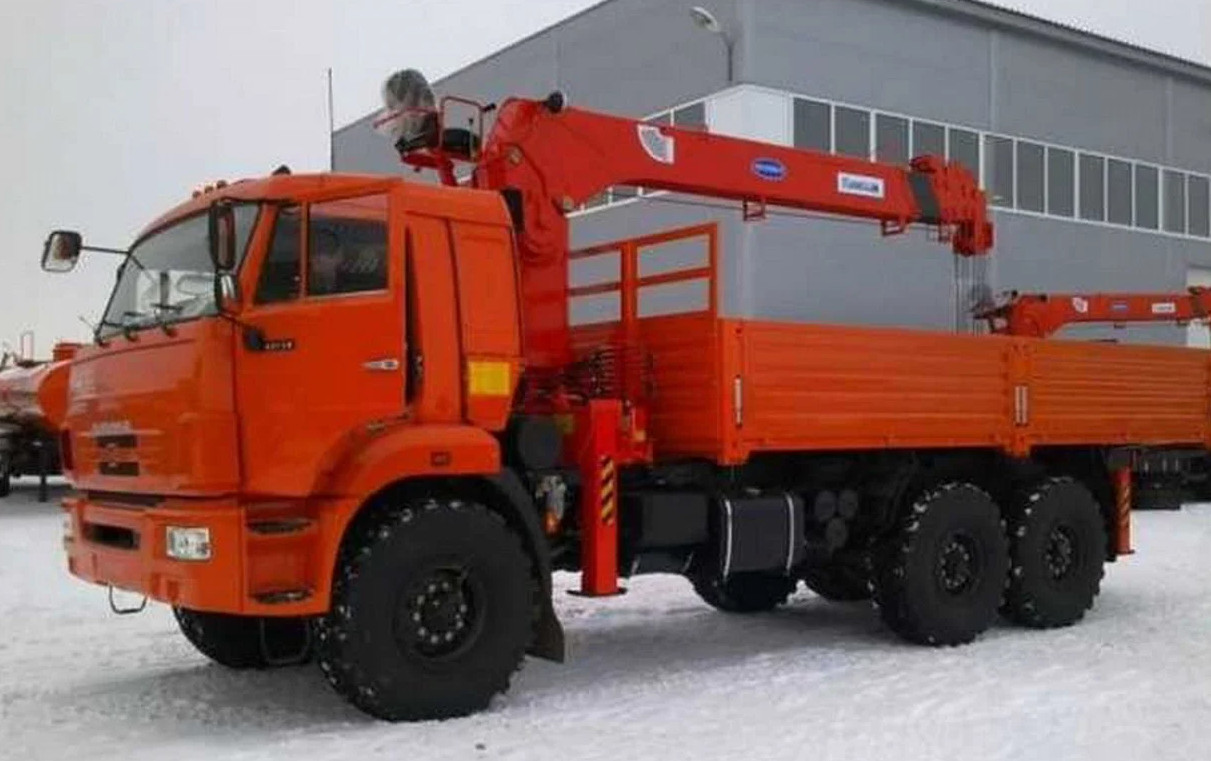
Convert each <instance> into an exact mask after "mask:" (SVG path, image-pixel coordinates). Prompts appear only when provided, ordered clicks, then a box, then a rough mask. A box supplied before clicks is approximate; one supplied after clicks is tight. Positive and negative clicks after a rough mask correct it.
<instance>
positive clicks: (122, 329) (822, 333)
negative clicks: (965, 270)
mask: <svg viewBox="0 0 1211 761" xmlns="http://www.w3.org/2000/svg"><path fill="white" fill-rule="evenodd" d="M386 92H387V96H388V97H387V103H388V111H387V112H386V114H385V116H384V118H383V120H382V124H381V127H382V129H383V131H385V132H387V133H388V134H390V135H391V137H392V138H394V139H395V145H396V148H397V149H398V150H399V152H400V155H401V157H402V159H403V161H404V162H405V164H407V165H408V166H411V167H416V168H421V169H428V170H436V173H437V174H438V175H439V176H440V177H441V178H442V179H443V181H444V182H443V183H441V184H428V183H421V182H411V181H406V180H404V179H400V178H394V177H371V176H353V175H340V174H325V175H292V174H289V173H288V172H287V171H281V172H276V173H275V174H274V175H273V176H270V177H266V178H264V179H256V180H246V181H240V182H236V183H232V184H230V185H221V186H216V187H213V188H208V189H206V190H205V191H202V192H200V193H199V194H196V195H195V197H194V198H193V199H192V200H189V201H188V202H186V203H184V204H182V205H180V206H178V207H177V208H175V209H173V210H172V211H170V212H168V213H167V214H165V215H164V216H162V217H160V218H159V219H158V220H156V221H155V222H153V223H152V224H151V225H150V226H149V227H148V228H147V229H146V231H145V232H144V233H143V234H142V235H140V237H139V238H138V239H137V240H136V242H135V243H134V245H133V246H132V247H131V248H130V250H129V253H128V255H127V257H126V259H125V262H124V264H123V265H122V267H121V271H120V273H119V276H118V280H117V284H116V287H115V290H114V292H113V294H112V296H111V297H110V301H109V305H108V307H107V309H106V312H105V315H104V318H103V321H102V323H101V324H100V326H99V327H98V330H97V333H96V340H95V345H92V346H87V347H85V348H83V349H81V351H80V352H79V354H78V355H77V357H76V359H75V360H74V362H73V363H72V364H71V370H70V383H69V389H68V408H67V413H66V419H65V425H64V427H65V432H64V437H63V441H64V443H65V446H64V460H65V467H66V468H67V470H68V471H69V474H70V477H71V480H72V483H73V485H74V487H75V492H74V494H73V495H72V496H71V497H69V498H67V499H66V500H65V502H64V508H65V510H66V512H67V514H68V516H69V520H68V521H67V526H68V528H67V533H66V535H65V537H64V547H65V550H66V554H67V562H68V565H69V568H70V570H71V573H73V574H74V575H76V576H77V577H79V578H81V579H84V580H87V581H90V582H94V583H97V584H100V585H105V586H108V587H109V588H110V591H111V593H112V590H113V589H114V588H119V589H123V590H129V591H133V592H135V593H137V594H142V595H144V596H145V597H146V598H152V599H154V600H158V601H162V602H165V603H167V604H169V605H171V606H172V607H173V609H174V611H175V612H176V616H177V619H178V621H179V623H180V627H181V630H182V632H183V633H184V635H185V636H186V637H187V638H188V639H189V640H190V641H191V642H192V643H193V644H194V645H195V646H196V647H197V648H198V649H199V650H200V651H201V652H203V653H205V654H206V655H207V656H209V657H210V658H212V659H213V660H215V661H217V662H219V663H222V664H225V665H227V666H231V667H235V668H241V667H244V668H246V667H265V666H270V665H275V664H279V663H287V662H298V661H303V660H308V659H314V660H315V661H317V662H318V664H319V666H320V668H321V670H322V672H323V674H324V676H325V677H326V678H327V680H328V681H329V682H330V683H331V685H332V686H333V687H334V688H335V689H336V690H337V691H338V692H339V693H340V694H341V695H343V696H344V697H345V698H347V699H348V700H349V701H351V702H352V703H353V704H354V705H356V706H357V707H359V708H360V709H362V710H363V711H366V712H367V713H369V714H372V715H374V716H377V717H382V718H386V719H391V720H400V719H409V720H410V719H428V718H439V717H448V716H456V715H462V714H466V713H469V712H473V711H476V710H479V709H482V708H483V707H485V706H486V705H487V704H488V702H489V700H490V699H491V698H492V697H493V696H494V695H496V694H498V693H500V692H502V691H504V690H505V689H507V687H508V684H509V681H510V677H511V676H512V674H513V673H514V671H515V670H516V669H517V668H518V667H519V665H520V664H521V662H522V660H523V658H524V657H525V654H526V653H530V654H532V655H535V656H538V657H542V658H547V659H552V660H562V658H563V657H564V642H563V632H562V628H561V626H560V623H559V621H558V619H557V617H556V614H555V611H554V607H553V605H552V599H551V598H552V583H551V575H552V572H553V571H556V570H566V571H572V572H579V574H580V588H579V593H580V594H583V595H586V596H594V597H597V596H610V595H615V594H618V593H620V592H621V591H622V589H621V587H620V585H619V580H620V579H621V578H625V577H628V576H630V575H633V574H638V573H647V572H663V573H676V574H682V575H684V576H685V577H686V578H688V579H689V580H690V581H691V582H692V585H693V588H694V589H695V590H696V592H697V593H698V594H699V595H700V596H701V597H702V599H703V600H705V601H706V602H707V603H709V604H710V605H712V606H714V607H716V608H718V609H720V610H723V611H727V612H732V613H751V612H756V611H765V610H770V609H773V608H775V607H777V606H779V605H781V604H782V603H784V602H785V601H786V600H787V598H788V596H789V595H790V594H791V592H792V591H793V590H794V589H795V588H796V586H797V585H798V583H799V582H801V581H802V582H805V583H806V584H807V586H808V587H810V588H811V589H813V590H815V591H816V592H818V593H819V594H821V595H822V596H824V597H826V598H829V599H835V600H853V599H862V598H866V597H871V596H873V599H874V601H875V603H876V604H877V607H878V610H879V612H880V615H881V616H882V619H883V621H884V622H886V624H887V625H888V627H889V628H890V629H891V630H893V631H894V632H896V633H897V634H899V635H901V636H902V637H904V638H906V639H908V640H911V641H913V642H918V643H923V644H930V645H955V644H960V643H965V642H968V641H970V640H972V639H974V638H975V637H977V636H978V635H979V634H980V633H981V632H982V631H984V630H985V629H986V628H987V627H988V626H989V625H990V624H991V623H992V622H993V621H994V619H995V618H996V617H997V616H998V614H999V613H1000V614H1003V615H1005V616H1006V617H1008V618H1009V619H1010V620H1012V621H1014V622H1017V623H1019V624H1021V625H1024V626H1028V627H1057V626H1065V625H1068V624H1072V623H1074V622H1076V621H1077V620H1078V619H1080V618H1081V617H1082V616H1083V615H1084V613H1085V612H1086V610H1087V609H1089V607H1090V606H1091V605H1092V604H1093V601H1094V597H1095V595H1096V594H1097V592H1098V590H1099V585H1100V583H1101V579H1102V573H1103V563H1104V562H1105V561H1109V560H1114V559H1115V558H1117V557H1118V556H1120V555H1123V554H1126V553H1130V552H1131V542H1130V524H1129V506H1130V500H1131V477H1130V467H1131V464H1132V461H1133V459H1134V458H1135V457H1136V456H1137V455H1138V454H1139V453H1141V452H1151V451H1162V450H1164V449H1166V448H1170V447H1184V448H1190V447H1197V448H1204V449H1205V448H1206V446H1207V443H1208V436H1209V435H1211V430H1209V427H1208V414H1207V410H1208V404H1209V401H1211V400H1209V398H1208V389H1209V388H1211V383H1209V382H1208V381H1209V378H1208V372H1209V369H1211V364H1209V359H1208V354H1207V353H1206V352H1202V351H1196V350H1189V349H1178V348H1164V347H1149V346H1126V345H1112V344H1105V343H1085V342H1074V341H1066V340H1056V339H1054V338H1048V337H1044V336H1042V335H1039V334H1038V333H1040V331H1038V330H1035V329H1034V328H1031V327H1029V325H1033V324H1034V323H1033V322H1031V321H1030V320H1029V319H1027V317H1029V316H1030V315H1031V314H1034V312H1035V311H1036V310H1037V309H1038V308H1039V302H1038V301H1037V300H1034V298H1033V297H1017V298H1014V299H1012V300H1010V301H1008V302H1006V303H1005V304H1002V305H1001V306H1000V307H998V309H997V310H994V311H990V312H989V313H988V314H987V315H986V317H987V319H988V320H989V323H990V326H991V330H990V332H989V334H987V335H953V334H948V333H942V332H928V331H920V330H905V329H876V328H860V327H847V326H841V325H811V324H786V323H778V322H767V321H759V320H743V319H733V318H729V317H726V316H722V315H720V314H719V312H718V309H717V302H718V298H717V282H716V280H717V278H716V269H717V268H716V260H717V257H718V251H717V235H716V229H715V226H714V225H712V224H706V225H702V226H698V227H693V228H687V229H681V230H673V231H668V232H665V233H662V234H660V235H656V236H649V237H645V238H640V239H635V240H627V241H620V242H617V243H612V244H605V245H602V246H596V247H593V248H590V249H587V250H581V251H572V250H570V247H569V243H568V224H569V220H568V217H567V215H568V213H569V212H570V211H572V210H574V209H576V208H577V206H578V205H579V204H581V203H583V202H584V201H585V200H586V199H588V198H590V197H591V196H593V195H594V194H596V193H598V192H600V191H601V190H602V189H603V188H606V187H609V186H614V185H632V186H638V187H642V188H644V191H645V192H648V191H650V190H654V189H655V190H667V191H672V192H676V193H686V194H698V195H702V196H709V197H712V198H717V199H728V200H731V201H734V202H735V203H736V204H737V206H738V207H740V208H741V209H742V210H743V213H744V215H745V217H746V218H747V219H750V220H751V221H753V222H754V223H759V220H760V218H761V217H762V215H763V214H764V210H765V209H766V208H767V206H768V207H773V206H779V207H789V208H793V209H808V210H812V211H815V212H825V213H830V214H836V215H844V216H847V217H851V218H855V219H867V220H872V221H873V222H874V223H875V224H877V225H878V226H879V228H881V232H882V233H883V234H886V235H893V234H896V233H899V232H902V231H904V230H905V229H907V228H908V227H910V226H914V225H918V226H919V225H924V226H928V227H930V228H931V229H933V230H934V231H936V233H937V234H938V237H939V238H940V239H941V240H943V241H946V242H949V243H950V244H951V247H952V248H953V250H954V252H955V254H957V255H960V256H980V255H983V254H985V253H987V252H988V251H989V249H990V248H991V246H992V243H993V230H992V225H991V224H990V223H989V221H988V219H987V202H986V199H985V197H984V194H983V193H982V192H981V191H980V190H979V187H978V185H977V183H976V181H975V180H974V179H973V178H972V177H971V175H970V174H969V173H968V172H967V171H966V170H964V169H963V168H961V167H959V166H957V165H950V164H947V163H946V162H944V161H942V160H939V159H937V158H931V157H923V158H919V159H916V160H914V161H913V162H912V164H911V165H910V166H907V167H903V166H890V165H885V164H879V163H873V162H866V161H858V160H855V159H851V158H845V157H839V156H832V155H826V154H819V153H812V152H806V151H799V150H794V149H790V148H786V147H782V146H774V145H767V144H762V143H758V142H752V141H748V140H742V139H737V138H731V137H724V136H720V135H712V134H708V133H704V132H697V131H686V130H680V129H676V128H673V127H669V126H665V125H654V124H645V123H642V122H637V121H633V120H631V119H625V118H618V117H614V116H608V115H604V114H599V113H593V112H589V111H585V110H581V109H577V108H572V107H569V106H568V105H567V104H566V103H565V102H564V99H563V97H562V96H561V95H560V94H558V93H554V94H552V95H551V96H550V97H548V98H546V99H545V100H542V101H537V100H522V99H513V100H509V101H507V102H505V103H503V104H501V105H500V106H499V107H498V108H497V107H495V106H491V105H486V106H481V105H479V104H475V103H471V102H469V101H465V100H459V99H454V98H445V99H443V100H442V101H441V102H440V103H439V104H435V102H434V99H433V97H432V95H431V93H429V92H428V90H427V88H426V87H425V86H424V85H423V81H422V80H421V79H420V78H419V77H418V76H417V75H415V74H414V73H412V72H407V73H404V74H402V75H397V76H396V77H393V78H392V79H391V80H389V82H388V87H387V88H386ZM459 109H462V110H463V111H464V112H467V111H469V112H470V114H471V116H470V121H469V124H470V127H467V126H465V125H467V124H468V121H467V120H466V119H463V118H462V117H461V116H460V117H459V118H457V119H456V118H455V117H454V116H451V114H453V113H455V111H457V110H459ZM488 112H494V113H495V122H494V125H493V126H492V129H491V131H490V134H488V135H487V136H486V137H485V135H484V134H483V132H484V128H483V126H482V125H483V117H484V115H485V114H486V113H488ZM454 124H457V125H459V126H450V125H454ZM460 165H461V166H464V167H466V168H468V169H469V170H470V171H469V173H468V175H466V176H465V177H463V178H462V179H463V181H462V182H459V181H458V180H456V171H455V169H456V167H458V166H460ZM666 245H673V246H675V247H678V249H679V250H684V248H685V247H686V246H696V247H698V251H699V252H700V254H701V255H700V257H699V259H698V261H697V262H696V263H693V264H691V265H690V266H688V267H687V266H681V267H668V266H657V267H652V266H646V265H645V263H646V262H648V261H649V259H648V258H649V257H654V256H658V255H659V251H661V250H662V248H663V247H665V246H666ZM83 249H84V246H83V245H82V243H81V238H80V236H79V235H78V234H76V233H72V232H66V231H59V232H55V233H52V234H51V236H50V238H49V239H48V241H47V246H46V248H45V251H44V253H43V265H44V268H46V269H47V270H50V271H63V270H67V269H70V268H71V267H72V266H73V265H74V263H75V261H76V259H77V258H78V256H79V255H80V251H81V250H83ZM602 257H604V258H605V259H606V260H607V261H610V262H613V265H612V266H613V274H612V275H611V276H610V277H607V278H605V279H604V280H601V281H599V282H595V283H593V284H590V285H584V284H578V285H572V284H570V282H569V269H570V268H571V267H572V265H573V263H575V262H580V261H586V260H592V259H594V258H598V259H600V258H602ZM674 285H679V286H686V287H689V288H695V289H698V292H699V293H700V294H702V295H703V298H702V300H701V302H700V303H697V304H696V305H695V306H694V307H693V308H690V309H683V310H680V311H677V310H672V312H671V313H664V314H655V315H653V314H647V313H645V310H644V309H643V308H642V307H643V305H644V304H645V303H648V301H649V300H650V297H651V294H652V293H655V292H659V289H662V288H665V287H668V286H674ZM594 299H596V300H601V299H606V300H611V299H612V300H613V302H612V303H614V304H615V306H616V308H615V309H614V311H613V312H612V313H611V314H609V315H607V316H606V317H605V318H603V319H597V320H596V321H589V322H588V323H587V324H576V325H573V322H572V321H570V319H569V313H570V312H571V311H573V310H574V309H575V308H576V305H577V304H578V303H582V302H584V301H586V300H594ZM1042 303H1044V304H1046V303H1047V302H1046V300H1045V299H1044V300H1043V302H1042ZM1170 316H1171V315H1160V316H1159V317H1165V318H1167V317H1170ZM1159 317H1157V316H1155V315H1154V318H1159ZM1068 319H1070V318H1068ZM1047 324H1049V325H1050V324H1052V323H1047ZM1023 325H1026V326H1027V327H1024V328H1023V327H1021V326H1023ZM111 602H112V597H111Z"/></svg>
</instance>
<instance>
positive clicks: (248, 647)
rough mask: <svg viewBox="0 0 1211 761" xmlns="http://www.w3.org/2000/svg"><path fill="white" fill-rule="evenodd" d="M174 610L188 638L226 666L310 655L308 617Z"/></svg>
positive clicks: (254, 665) (256, 666)
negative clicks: (235, 614) (262, 616)
mask: <svg viewBox="0 0 1211 761" xmlns="http://www.w3.org/2000/svg"><path fill="white" fill-rule="evenodd" d="M172 612H173V615H174V616H176V619H177V625H178V626H179V627H180V628H181V633H182V634H184V635H185V639H187V640H189V643H190V644H191V645H193V646H194V647H195V648H196V649H197V650H198V652H200V653H201V654H202V655H205V656H206V657H207V658H209V659H210V660H212V661H214V662H215V663H218V664H219V665H221V666H226V667H227V668H231V669H263V668H270V667H274V666H284V665H293V664H298V663H304V662H306V661H308V660H310V658H311V632H310V631H309V630H308V627H309V626H310V622H309V621H308V620H307V619H305V618H273V617H265V618H261V617H258V616H233V615H229V614H226V613H207V612H204V611H198V610H190V609H188V608H173V609H172ZM262 627H264V628H263V630H262Z"/></svg>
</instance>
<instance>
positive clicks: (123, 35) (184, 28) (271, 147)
mask: <svg viewBox="0 0 1211 761" xmlns="http://www.w3.org/2000/svg"><path fill="white" fill-rule="evenodd" d="M667 1H668V2H684V3H685V4H686V5H687V6H688V5H692V4H693V3H692V2H691V0H667ZM757 1H758V2H760V0H757ZM804 1H805V2H806V0H804ZM595 2H596V0H121V2H118V1H117V0H109V1H108V2H106V1H104V0H2V2H0V5H2V6H3V7H2V8H0V103H2V104H3V108H4V109H5V114H4V118H3V121H2V122H0V138H2V139H0V167H2V168H3V169H2V171H3V175H2V176H0V180H2V181H3V183H4V185H5V187H7V188H8V190H7V191H5V203H4V204H3V205H0V341H5V342H9V343H11V344H13V345H16V343H17V337H18V334H19V333H20V332H21V331H23V330H27V329H33V330H35V331H36V334H37V338H38V345H39V349H40V351H39V353H40V354H45V353H46V352H47V351H48V350H49V347H50V344H51V343H52V342H53V341H54V340H55V339H56V338H75V339H82V338H85V337H86V336H87V335H88V329H87V328H85V327H84V326H83V324H81V323H80V322H79V321H78V318H77V316H78V315H84V316H85V317H87V318H88V319H90V320H95V319H96V318H97V315H98V313H99V312H100V310H101V308H102V307H103V306H104V302H105V299H106V298H107V296H108V290H109V287H110V284H111V282H112V277H113V268H114V264H115V261H114V260H113V259H112V258H110V257H106V256H91V257H87V256H86V258H85V261H83V262H82V264H81V266H80V268H79V269H78V270H77V271H76V272H75V273H72V274H70V275H66V276H63V275H60V276H52V275H45V274H43V273H42V272H41V271H40V270H39V268H38V261H37V260H38V256H39V252H40V249H41V246H42V241H43V239H44V238H45V236H46V233H47V232H48V231H49V230H51V229H52V228H55V227H67V228H73V229H78V230H81V231H82V232H83V233H84V234H85V237H86V239H87V240H88V241H90V242H92V243H95V244H98V245H109V246H125V245H127V244H128V243H129V242H130V240H131V238H132V236H133V235H134V234H135V233H137V232H138V231H139V229H140V228H142V227H143V226H144V225H145V224H146V223H147V222H149V221H150V220H151V219H152V218H153V217H155V216H157V215H158V214H159V213H160V212H163V211H165V210H166V209H167V208H169V207H170V206H172V205H174V204H176V203H178V202H180V201H181V200H183V199H185V198H187V197H188V195H189V193H190V191H191V189H192V188H194V187H196V186H197V185H200V184H202V183H204V182H206V181H209V180H213V179H217V178H238V177H247V176H252V175H257V174H263V173H266V172H268V171H270V170H272V168H273V167H275V166H277V165H278V164H280V163H287V164H289V165H290V166H291V167H293V168H295V169H296V170H319V169H324V168H326V167H327V161H328V125H327V112H326V85H325V70H326V69H327V68H328V67H329V66H331V67H332V68H333V70H334V72H335V84H336V88H335V89H336V93H335V116H336V122H337V124H338V125H340V124H344V123H346V122H349V121H352V120H353V119H355V118H357V117H359V116H362V115H364V114H365V113H367V112H368V111H370V110H372V109H374V108H376V107H377V106H378V88H379V85H380V83H381V81H382V79H383V77H384V76H385V75H386V74H387V73H388V72H390V71H392V70H394V69H397V68H401V67H403V66H413V67H416V68H419V69H421V70H423V71H425V72H426V73H427V74H428V75H429V76H430V77H431V78H434V79H436V78H438V77H441V76H442V75H444V74H446V73H449V72H450V71H452V70H454V69H456V68H458V67H460V66H463V65H465V64H467V63H470V62H472V61H474V60H476V59H478V58H481V57H483V56H484V55H487V54H488V53H490V52H492V51H494V50H496V49H498V48H500V47H502V46H504V45H506V44H508V43H510V42H513V41H515V40H517V39H519V38H521V37H524V36H526V35H528V34H531V33H533V32H535V31H538V30H539V29H542V28H543V27H546V26H549V25H551V24H553V23H555V22H557V21H559V20H560V19H562V18H564V17H566V16H568V15H570V14H572V13H575V12H576V11H579V10H582V9H583V8H587V7H589V6H591V5H593V4H594V3H595ZM1004 4H1005V5H1008V6H1010V7H1014V8H1016V9H1019V10H1022V11H1025V12H1027V13H1032V14H1035V15H1039V16H1043V17H1045V18H1050V19H1053V20H1056V21H1061V22H1064V23H1067V24H1071V25H1074V26H1079V27H1082V28H1085V29H1089V30H1092V31H1095V32H1099V33H1101V34H1105V35H1108V36H1112V37H1116V38H1119V39H1124V40H1127V41H1130V42H1133V43H1136V44H1138V45H1143V46H1146V47H1150V48H1153V49H1157V50H1161V51H1164V52H1168V53H1172V54H1175V55H1178V56H1182V57H1185V58H1189V59H1192V60H1196V61H1199V62H1202V63H1207V64H1211V11H1209V10H1208V6H1209V5H1211V2H1209V0H1150V2H1147V3H1143V2H1141V1H1140V0H1017V1H1016V2H1005V3H1004ZM1144 9H1146V12H1145V10H1144ZM938 43H939V44H945V41H938Z"/></svg>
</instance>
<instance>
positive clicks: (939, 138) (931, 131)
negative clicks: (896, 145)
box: [912, 122, 946, 158]
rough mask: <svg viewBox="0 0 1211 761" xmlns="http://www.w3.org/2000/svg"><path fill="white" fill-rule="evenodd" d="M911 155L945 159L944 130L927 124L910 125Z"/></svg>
mask: <svg viewBox="0 0 1211 761" xmlns="http://www.w3.org/2000/svg"><path fill="white" fill-rule="evenodd" d="M912 155H913V158H916V157H917V156H939V157H941V158H946V128H945V127H943V126H942V125H941V124H930V123H929V122H913V123H912Z"/></svg>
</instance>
